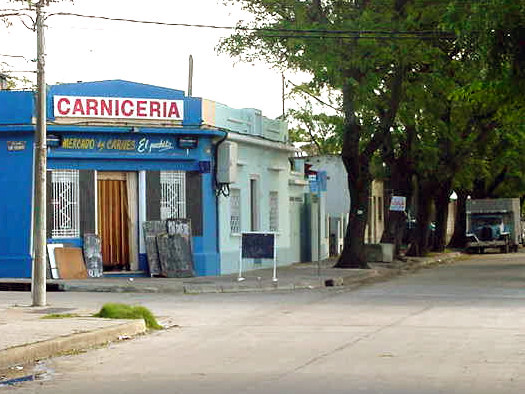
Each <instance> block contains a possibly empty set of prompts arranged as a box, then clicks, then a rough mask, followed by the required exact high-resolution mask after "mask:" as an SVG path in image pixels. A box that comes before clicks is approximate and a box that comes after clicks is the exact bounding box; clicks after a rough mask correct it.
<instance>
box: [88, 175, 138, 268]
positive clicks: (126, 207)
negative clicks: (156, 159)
mask: <svg viewBox="0 0 525 394" xmlns="http://www.w3.org/2000/svg"><path fill="white" fill-rule="evenodd" d="M81 192H82V191H81ZM97 200H98V203H97V205H98V207H97V208H98V214H97V219H98V220H97V223H98V234H99V235H100V238H101V240H102V262H103V264H104V271H118V270H130V269H134V268H135V267H133V266H134V265H135V264H134V262H135V260H136V256H135V249H136V245H135V242H136V240H135V237H134V233H135V232H136V231H137V230H136V228H135V227H136V220H135V216H136V215H135V212H136V208H137V193H136V173H129V172H105V171H104V172H101V171H100V172H98V173H97Z"/></svg>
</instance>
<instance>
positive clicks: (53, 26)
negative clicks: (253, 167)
mask: <svg viewBox="0 0 525 394" xmlns="http://www.w3.org/2000/svg"><path fill="white" fill-rule="evenodd" d="M8 8H13V3H10V2H8V1H6V0H0V10H3V9H8ZM46 11H47V12H48V13H53V12H73V13H79V14H85V15H97V16H106V17H114V18H126V19H140V20H148V21H162V22H169V23H189V24H205V25H219V26H234V25H235V24H236V23H237V21H238V20H239V19H243V20H247V19H249V17H250V16H249V14H246V13H244V12H243V11H242V10H240V8H239V7H236V6H231V5H228V6H225V5H224V4H223V2H222V0H190V1H173V0H148V1H145V2H142V1H133V0H128V1H125V0H75V1H74V3H69V2H61V3H59V4H54V5H51V6H49V7H48V8H47V10H46ZM0 13H1V11H0ZM9 20H10V22H11V23H12V25H11V26H10V27H9V28H5V27H4V26H3V25H2V24H0V62H3V63H4V64H3V67H1V68H2V69H4V70H14V71H29V70H35V69H36V63H35V62H34V61H32V60H33V59H35V58H36V35H35V33H33V32H32V31H30V30H28V29H27V28H26V27H25V26H24V25H23V23H22V21H21V20H20V19H18V18H10V19H9ZM24 20H25V21H29V20H28V19H24ZM46 25H47V28H46V32H45V40H46V82H47V83H48V84H55V83H60V82H61V83H68V82H77V81H84V82H87V81H100V80H107V79H124V80H129V81H133V82H139V83H146V84H152V85H158V86H164V87H168V88H173V89H178V90H184V91H187V87H188V57H189V55H190V54H191V55H192V56H193V61H194V76H193V96H197V97H203V98H206V99H210V100H214V101H218V102H221V103H223V104H226V105H228V106H230V107H233V108H257V109H261V110H262V111H263V115H265V116H268V117H270V118H275V117H277V116H279V115H281V114H282V98H281V97H282V77H281V74H280V72H278V71H275V70H271V69H270V67H269V66H268V65H266V64H264V63H262V62H260V63H257V64H247V63H241V62H239V60H238V59H232V58H230V57H229V56H227V55H224V54H221V55H219V54H218V53H217V51H216V49H215V48H216V46H217V45H218V43H219V40H220V38H221V37H226V36H228V35H229V34H231V31H229V30H217V29H207V28H190V27H166V26H155V25H143V24H135V23H127V22H114V21H102V20H96V19H85V18H78V17H70V16H50V17H49V18H48V19H47V22H46ZM5 55H16V56H24V57H25V59H24V58H13V57H7V56H5ZM5 63H8V64H5ZM14 75H17V76H22V75H24V76H26V77H28V78H30V79H32V80H35V79H36V76H35V74H34V73H15V74H14Z"/></svg>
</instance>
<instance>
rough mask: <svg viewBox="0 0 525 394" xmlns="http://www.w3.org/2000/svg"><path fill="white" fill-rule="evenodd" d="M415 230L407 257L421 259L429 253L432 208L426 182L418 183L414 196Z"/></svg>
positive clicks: (430, 193)
mask: <svg viewBox="0 0 525 394" xmlns="http://www.w3.org/2000/svg"><path fill="white" fill-rule="evenodd" d="M416 200H417V202H416V209H417V212H416V229H415V231H413V235H412V240H411V244H410V248H409V250H408V251H407V253H406V255H407V256H415V257H423V256H426V255H427V253H428V251H429V247H428V246H429V245H428V238H429V234H430V215H431V207H432V188H431V187H430V183H429V182H427V181H421V180H419V181H418V187H417V196H416Z"/></svg>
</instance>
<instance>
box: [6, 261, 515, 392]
mask: <svg viewBox="0 0 525 394" xmlns="http://www.w3.org/2000/svg"><path fill="white" fill-rule="evenodd" d="M110 300H111V301H117V300H118V301H123V302H131V303H136V302H140V303H142V304H144V305H146V306H148V307H150V308H151V309H152V310H153V311H154V312H155V313H156V314H158V315H163V316H170V317H171V319H172V321H173V322H175V323H176V324H178V325H179V326H178V327H172V328H170V329H168V330H165V331H163V332H157V333H154V334H151V335H147V336H144V337H140V338H137V339H134V340H132V341H127V342H122V343H118V344H113V345H110V346H108V347H107V348H103V349H98V350H93V351H90V352H87V353H84V354H80V355H71V356H66V357H60V358H55V359H53V360H48V361H47V362H46V365H45V366H46V368H48V370H50V371H51V372H50V374H49V379H48V380H46V381H40V382H31V383H25V384H22V385H20V386H16V387H9V388H6V389H4V390H6V392H10V391H12V392H14V393H53V394H57V393H58V394H60V393H64V394H65V393H68V394H69V393H90V394H91V393H97V392H98V393H200V394H206V393H214V394H223V393H224V394H226V393H250V394H252V393H253V394H263V393H305V394H306V393H308V394H309V393H312V394H314V393H315V394H318V393H385V394H392V393H403V394H410V393H414V394H415V393H417V394H425V393H457V394H467V393H468V394H472V393H487V394H495V393H498V394H501V393H523V392H525V253H523V252H522V253H519V254H507V255H501V254H490V255H489V254H487V255H483V256H475V257H473V258H471V259H470V260H466V261H460V262H459V263H456V264H454V265H449V266H442V267H438V268H435V269H429V270H423V271H420V272H418V273H416V274H412V275H407V276H403V277H399V278H396V279H393V280H391V281H389V282H384V283H377V284H373V285H369V286H366V287H362V288H360V289H357V290H349V289H342V290H341V289H340V290H334V289H332V290H317V291H300V292H283V293H263V294H260V293H259V294H256V293H251V294H216V295H210V294H208V295H198V296H172V295H137V294H131V295H130V294H128V295H125V294H81V293H53V294H50V301H51V302H52V303H53V305H55V306H66V305H68V304H71V303H82V304H83V305H86V306H90V305H97V304H100V303H101V302H103V301H110Z"/></svg>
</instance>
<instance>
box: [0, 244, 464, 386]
mask: <svg viewBox="0 0 525 394" xmlns="http://www.w3.org/2000/svg"><path fill="white" fill-rule="evenodd" d="M459 256H460V254H459V253H446V254H440V255H434V256H432V257H429V258H409V259H408V260H407V261H406V262H400V261H397V262H394V263H383V264H379V263H372V264H370V265H371V267H372V268H371V269H367V270H347V269H335V268H331V267H332V266H333V264H334V261H330V260H327V261H323V262H321V263H320V264H317V263H301V264H295V265H292V266H288V267H281V268H278V269H277V278H278V280H277V281H276V282H274V281H272V275H273V270H272V268H271V267H269V268H265V269H261V270H257V271H250V272H247V273H245V275H244V276H245V280H244V281H238V280H237V275H226V276H220V277H198V278H184V279H161V278H133V279H132V280H130V279H129V278H100V279H88V280H82V281H70V280H67V281H57V280H55V281H49V282H50V285H51V286H50V287H52V289H50V291H52V290H53V289H54V291H57V290H58V291H86V292H117V293H119V292H140V293H178V294H184V293H187V294H198V293H210V292H212V293H221V292H224V293H226V292H261V291H276V290H295V289H315V288H323V287H331V286H360V285H362V284H365V283H370V282H375V281H381V280H386V279H389V278H392V277H394V276H396V275H400V274H402V273H405V272H412V271H416V270H418V269H420V268H423V267H427V266H432V265H436V264H446V263H449V262H451V261H453V260H455V259H457V258H458V257H459ZM28 283H30V281H29V280H21V279H11V280H10V279H0V286H1V287H0V288H3V289H11V290H12V289H13V286H14V287H16V286H27V284H28ZM1 294H2V293H1V292H0V297H1ZM94 312H96V311H91V310H90V311H88V310H82V309H79V308H52V307H42V308H31V307H27V306H13V305H8V304H7V303H5V302H3V301H2V300H1V298H0V387H1V386H2V376H4V375H5V374H3V373H2V370H5V369H6V368H8V367H12V366H13V365H17V364H24V363H29V362H32V361H35V360H38V359H43V358H47V357H50V356H53V355H57V354H61V353H67V352H74V351H79V350H82V349H86V348H89V347H92V346H97V345H101V344H104V343H107V342H109V341H115V340H118V339H119V338H122V337H125V338H127V337H129V336H133V335H137V334H140V333H144V332H145V326H144V322H143V321H142V320H110V319H99V318H93V317H90V316H91V315H92V314H93V313H94ZM53 313H58V314H64V313H71V314H75V315H78V316H77V317H72V318H66V319H42V317H43V316H44V315H48V314H53Z"/></svg>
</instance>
